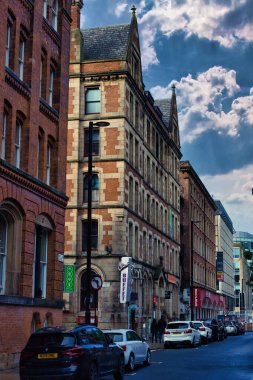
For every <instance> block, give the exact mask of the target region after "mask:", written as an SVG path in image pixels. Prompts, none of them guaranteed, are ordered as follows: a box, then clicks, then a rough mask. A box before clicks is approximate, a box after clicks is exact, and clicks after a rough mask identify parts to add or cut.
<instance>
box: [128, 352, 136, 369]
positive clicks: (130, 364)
mask: <svg viewBox="0 0 253 380" xmlns="http://www.w3.org/2000/svg"><path fill="white" fill-rule="evenodd" d="M127 367H128V369H129V371H133V370H134V367H135V361H134V354H133V353H132V354H130V356H129V360H128V365H127Z"/></svg>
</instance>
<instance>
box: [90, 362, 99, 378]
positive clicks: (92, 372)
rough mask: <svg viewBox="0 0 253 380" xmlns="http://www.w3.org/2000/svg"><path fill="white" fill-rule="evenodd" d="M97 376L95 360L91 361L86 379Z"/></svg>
mask: <svg viewBox="0 0 253 380" xmlns="http://www.w3.org/2000/svg"><path fill="white" fill-rule="evenodd" d="M98 378H99V376H98V367H97V365H96V363H95V362H91V364H90V368H89V371H88V378H87V380H98Z"/></svg>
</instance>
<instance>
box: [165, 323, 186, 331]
mask: <svg viewBox="0 0 253 380" xmlns="http://www.w3.org/2000/svg"><path fill="white" fill-rule="evenodd" d="M188 327H189V326H188V323H168V325H167V329H169V330H175V329H188Z"/></svg>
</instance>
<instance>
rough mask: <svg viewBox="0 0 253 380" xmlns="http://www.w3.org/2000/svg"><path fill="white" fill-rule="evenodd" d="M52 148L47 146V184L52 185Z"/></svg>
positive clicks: (49, 145)
mask: <svg viewBox="0 0 253 380" xmlns="http://www.w3.org/2000/svg"><path fill="white" fill-rule="evenodd" d="M51 157H52V146H51V144H50V143H48V144H47V164H46V184H47V185H50V177H51Z"/></svg>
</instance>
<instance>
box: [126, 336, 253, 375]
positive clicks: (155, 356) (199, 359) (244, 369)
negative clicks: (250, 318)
mask: <svg viewBox="0 0 253 380" xmlns="http://www.w3.org/2000/svg"><path fill="white" fill-rule="evenodd" d="M151 361H152V363H151V366H150V367H146V368H141V367H139V368H137V369H136V371H134V372H132V373H127V374H126V375H125V379H126V380H167V379H168V380H223V379H224V380H253V333H252V332H248V333H246V334H245V335H242V336H229V337H228V338H227V339H226V340H224V341H222V342H214V343H210V344H209V345H202V346H201V347H197V348H183V347H182V348H172V349H166V350H157V351H155V352H152V358H151Z"/></svg>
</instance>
